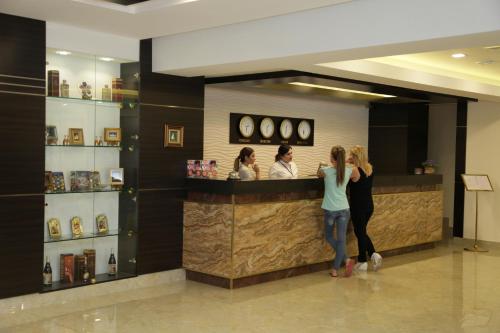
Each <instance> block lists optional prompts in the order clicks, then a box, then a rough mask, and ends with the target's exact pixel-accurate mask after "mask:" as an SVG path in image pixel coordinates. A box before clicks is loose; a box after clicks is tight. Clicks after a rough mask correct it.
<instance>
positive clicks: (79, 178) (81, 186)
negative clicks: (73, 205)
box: [70, 171, 91, 192]
mask: <svg viewBox="0 0 500 333" xmlns="http://www.w3.org/2000/svg"><path fill="white" fill-rule="evenodd" d="M70 180H71V187H70V189H71V191H82V192H85V191H90V190H91V187H90V171H71V172H70Z"/></svg>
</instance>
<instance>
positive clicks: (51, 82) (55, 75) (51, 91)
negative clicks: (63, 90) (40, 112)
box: [47, 70, 59, 97]
mask: <svg viewBox="0 0 500 333" xmlns="http://www.w3.org/2000/svg"><path fill="white" fill-rule="evenodd" d="M47 96H52V97H59V71H58V70H50V71H48V75H47Z"/></svg>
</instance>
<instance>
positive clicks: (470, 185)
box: [462, 174, 493, 191]
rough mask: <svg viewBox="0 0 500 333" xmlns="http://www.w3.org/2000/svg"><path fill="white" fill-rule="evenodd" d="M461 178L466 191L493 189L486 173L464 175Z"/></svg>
mask: <svg viewBox="0 0 500 333" xmlns="http://www.w3.org/2000/svg"><path fill="white" fill-rule="evenodd" d="M462 179H463V181H464V184H465V188H466V189H467V191H493V187H491V183H490V179H489V178H488V175H466V174H462Z"/></svg>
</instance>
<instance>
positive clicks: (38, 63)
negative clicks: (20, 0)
mask: <svg viewBox="0 0 500 333" xmlns="http://www.w3.org/2000/svg"><path fill="white" fill-rule="evenodd" d="M0 132H1V133H2V138H3V139H2V140H0V156H1V160H2V161H1V163H0V254H1V257H2V267H3V269H2V270H1V272H2V273H1V274H2V278H1V279H0V280H1V283H0V298H3V297H11V296H17V295H23V294H27V293H33V292H37V291H39V290H40V288H41V271H42V269H43V267H42V266H43V234H44V232H43V228H44V195H43V182H44V169H45V147H44V142H45V22H42V21H38V20H31V19H27V18H22V17H17V16H11V15H5V14H1V13H0Z"/></svg>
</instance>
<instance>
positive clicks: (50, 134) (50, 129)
mask: <svg viewBox="0 0 500 333" xmlns="http://www.w3.org/2000/svg"><path fill="white" fill-rule="evenodd" d="M45 144H47V145H57V127H56V126H53V125H47V126H45Z"/></svg>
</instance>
